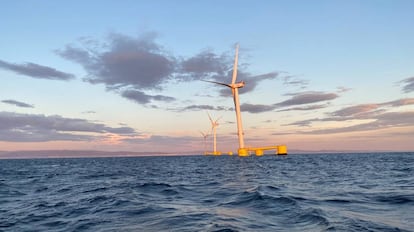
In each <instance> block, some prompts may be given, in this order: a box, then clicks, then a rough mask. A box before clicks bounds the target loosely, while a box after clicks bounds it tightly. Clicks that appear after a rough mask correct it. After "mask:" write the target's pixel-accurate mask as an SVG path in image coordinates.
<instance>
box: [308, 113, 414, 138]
mask: <svg viewBox="0 0 414 232" xmlns="http://www.w3.org/2000/svg"><path fill="white" fill-rule="evenodd" d="M373 119H374V121H373V122H369V123H362V124H358V125H353V126H347V127H340V128H332V129H323V130H312V131H308V132H305V134H333V133H345V132H359V131H372V130H379V129H387V128H392V127H407V126H408V127H409V126H413V125H414V112H390V113H383V114H379V115H377V116H376V117H375V118H373Z"/></svg>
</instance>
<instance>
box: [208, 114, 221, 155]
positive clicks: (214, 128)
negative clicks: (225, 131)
mask: <svg viewBox="0 0 414 232" xmlns="http://www.w3.org/2000/svg"><path fill="white" fill-rule="evenodd" d="M207 115H208V118H209V119H210V122H211V130H212V131H213V154H214V155H218V152H217V142H216V137H217V133H216V132H217V127H218V126H219V123H218V120H220V118H221V117H219V118H217V119H216V120H213V119H212V118H211V116H210V114H209V113H208V112H207Z"/></svg>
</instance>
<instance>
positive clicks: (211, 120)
mask: <svg viewBox="0 0 414 232" xmlns="http://www.w3.org/2000/svg"><path fill="white" fill-rule="evenodd" d="M207 115H208V118H209V119H210V122H211V124H213V123H214V122H213V119H211V116H210V114H209V113H208V112H207Z"/></svg>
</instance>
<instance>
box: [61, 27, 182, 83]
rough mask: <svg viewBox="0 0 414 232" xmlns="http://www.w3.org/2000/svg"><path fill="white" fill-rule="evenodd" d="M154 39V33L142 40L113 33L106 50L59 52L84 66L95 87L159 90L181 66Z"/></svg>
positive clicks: (74, 48) (90, 49)
mask: <svg viewBox="0 0 414 232" xmlns="http://www.w3.org/2000/svg"><path fill="white" fill-rule="evenodd" d="M154 39H155V34H152V33H148V34H145V35H143V36H141V37H138V38H132V37H129V36H125V35H121V34H110V35H109V37H108V43H107V44H106V46H104V49H103V50H101V49H97V48H96V47H88V46H90V45H88V44H85V46H87V48H76V47H73V46H70V45H68V46H66V48H65V49H63V50H58V51H56V52H57V54H59V55H60V56H62V57H63V58H66V59H68V60H71V61H74V62H76V63H79V64H80V65H82V66H83V68H84V69H85V70H86V71H87V72H88V78H86V81H88V82H90V83H92V84H98V83H102V84H105V86H106V87H107V88H108V89H120V88H122V87H129V88H134V89H141V90H142V89H159V88H161V87H162V85H163V84H165V82H166V81H167V80H168V79H170V78H171V77H172V74H173V72H174V70H175V68H176V66H177V64H176V61H175V59H174V58H173V57H171V56H169V55H168V52H167V51H165V50H164V49H163V48H162V46H160V45H159V44H157V43H155V42H154Z"/></svg>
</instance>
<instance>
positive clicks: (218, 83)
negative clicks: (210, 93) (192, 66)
mask: <svg viewBox="0 0 414 232" xmlns="http://www.w3.org/2000/svg"><path fill="white" fill-rule="evenodd" d="M201 81H204V82H210V83H214V84H217V85H224V86H226V87H229V88H231V86H230V85H229V84H226V83H221V82H217V81H205V80H201Z"/></svg>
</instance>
